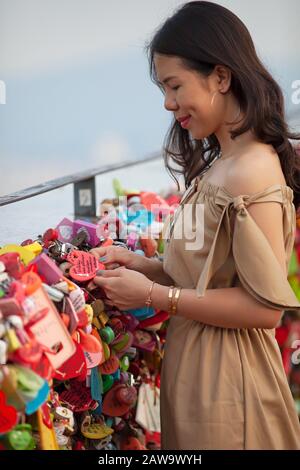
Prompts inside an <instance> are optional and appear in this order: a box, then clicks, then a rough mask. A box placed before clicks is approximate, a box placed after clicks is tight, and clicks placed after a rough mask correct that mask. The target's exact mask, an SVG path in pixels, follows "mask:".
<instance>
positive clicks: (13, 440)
mask: <svg viewBox="0 0 300 470" xmlns="http://www.w3.org/2000/svg"><path fill="white" fill-rule="evenodd" d="M31 431H32V428H31V425H30V424H28V423H24V424H17V426H16V427H15V428H14V429H13V430H12V431H10V432H9V433H8V434H7V436H6V441H7V444H8V448H9V449H10V450H33V449H35V447H36V444H35V441H34V439H33V436H32V433H31Z"/></svg>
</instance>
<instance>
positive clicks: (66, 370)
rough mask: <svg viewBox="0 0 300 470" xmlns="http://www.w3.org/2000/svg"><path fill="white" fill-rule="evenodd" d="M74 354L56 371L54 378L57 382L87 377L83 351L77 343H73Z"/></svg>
mask: <svg viewBox="0 0 300 470" xmlns="http://www.w3.org/2000/svg"><path fill="white" fill-rule="evenodd" d="M74 344H75V348H76V350H75V353H74V354H73V356H71V357H70V358H69V359H68V360H67V361H66V362H64V363H63V365H62V366H60V368H59V369H56V370H55V372H54V378H55V379H58V380H69V379H73V378H76V377H83V378H85V377H86V375H87V365H86V359H85V355H84V352H83V349H82V347H81V345H80V344H79V343H77V342H76V341H74Z"/></svg>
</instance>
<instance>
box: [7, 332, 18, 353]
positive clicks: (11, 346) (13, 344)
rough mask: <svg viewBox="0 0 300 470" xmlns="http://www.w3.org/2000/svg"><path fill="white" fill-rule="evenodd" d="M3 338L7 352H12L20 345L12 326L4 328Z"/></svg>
mask: <svg viewBox="0 0 300 470" xmlns="http://www.w3.org/2000/svg"><path fill="white" fill-rule="evenodd" d="M5 339H6V342H7V347H8V352H9V353H12V352H14V351H16V350H17V349H19V348H20V347H21V343H20V341H19V339H18V337H17V334H16V331H15V330H14V329H13V328H8V329H7V330H6V335H5Z"/></svg>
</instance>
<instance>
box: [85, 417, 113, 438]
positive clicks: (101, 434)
mask: <svg viewBox="0 0 300 470" xmlns="http://www.w3.org/2000/svg"><path fill="white" fill-rule="evenodd" d="M80 430H81V434H82V435H83V436H84V437H86V438H87V439H103V438H105V437H107V436H110V435H111V434H113V432H114V430H113V429H112V428H110V427H109V426H107V425H106V424H105V422H104V423H97V422H93V421H92V417H91V416H90V415H87V416H85V418H84V419H83V421H82V423H81V426H80Z"/></svg>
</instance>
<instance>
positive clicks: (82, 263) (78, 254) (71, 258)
mask: <svg viewBox="0 0 300 470" xmlns="http://www.w3.org/2000/svg"><path fill="white" fill-rule="evenodd" d="M67 261H68V262H69V263H71V264H72V265H73V266H72V267H71V269H70V272H69V274H70V276H71V277H72V279H75V281H79V282H86V281H90V280H91V279H94V277H95V276H96V272H97V271H99V270H103V269H105V266H104V264H103V263H100V261H98V260H97V258H96V257H95V256H94V255H92V254H91V253H86V252H85V251H80V250H74V251H72V252H71V253H69V254H68V256H67Z"/></svg>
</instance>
